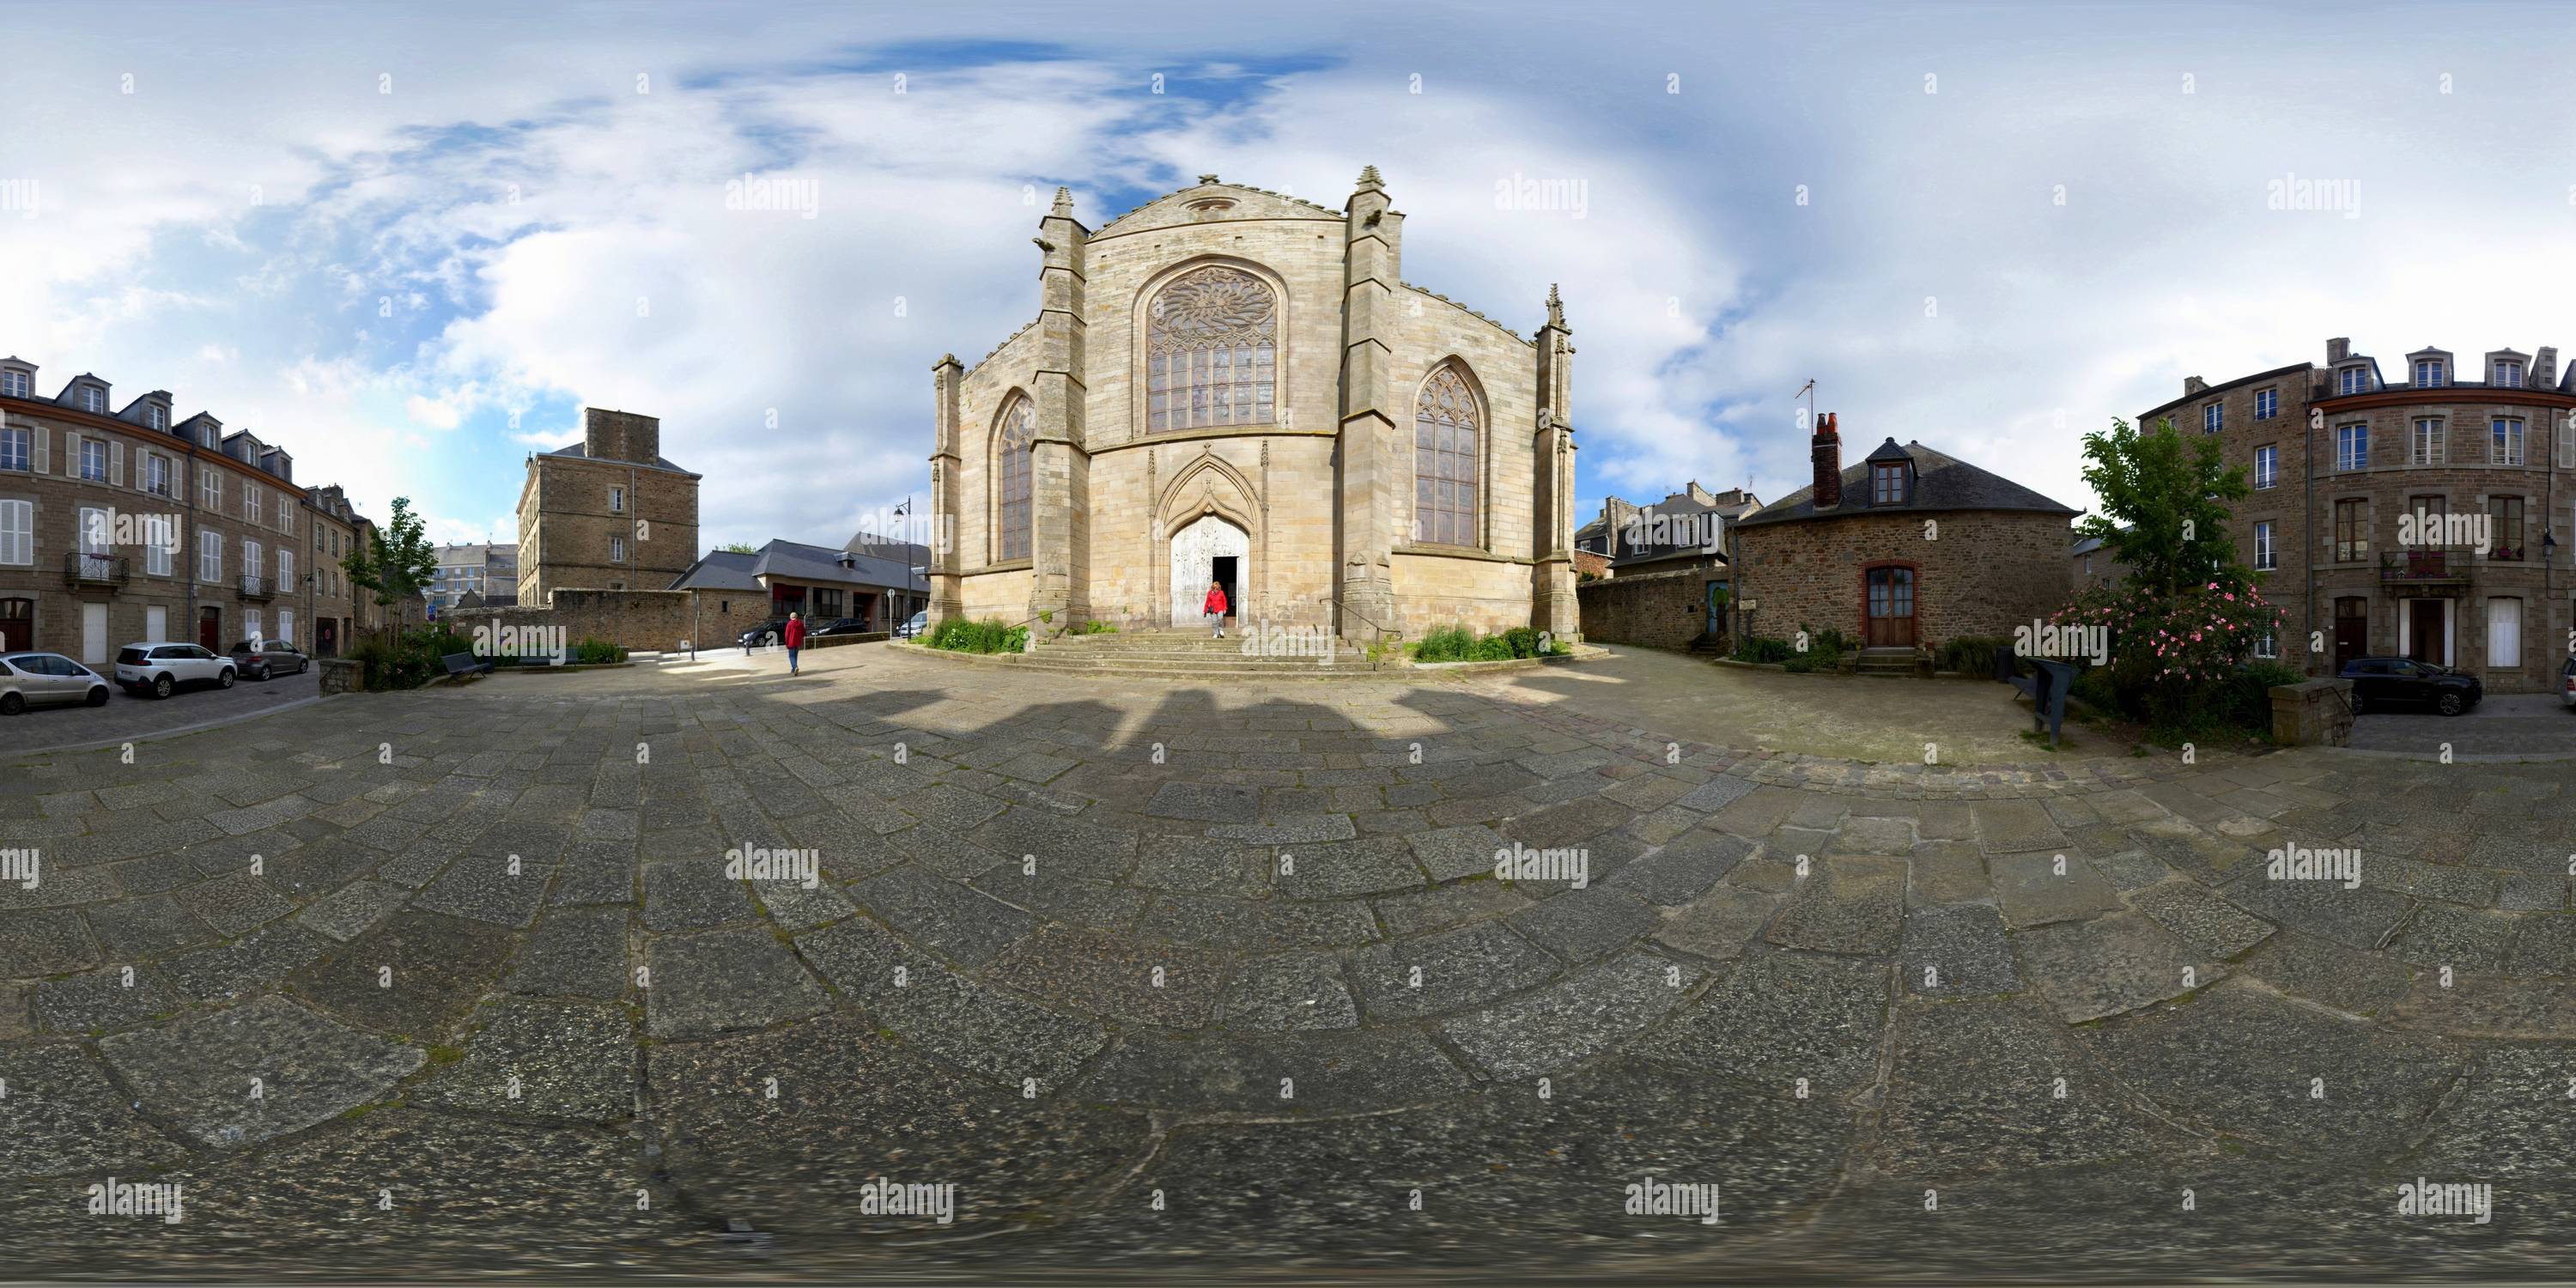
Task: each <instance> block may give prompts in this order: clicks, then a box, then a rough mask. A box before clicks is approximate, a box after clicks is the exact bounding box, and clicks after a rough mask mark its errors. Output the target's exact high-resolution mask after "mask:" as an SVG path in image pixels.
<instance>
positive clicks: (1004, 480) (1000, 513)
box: [993, 397, 1038, 561]
mask: <svg viewBox="0 0 2576 1288" xmlns="http://www.w3.org/2000/svg"><path fill="white" fill-rule="evenodd" d="M1037 432H1038V407H1037V404H1036V403H1033V402H1030V401H1029V400H1028V399H1027V398H1026V397H1019V398H1014V399H1012V400H1011V405H1010V406H1009V407H1007V408H1004V409H1003V411H1002V424H1001V428H1000V429H999V430H998V431H996V432H995V434H994V437H993V461H994V469H995V472H996V474H997V475H998V476H999V479H1000V483H1001V486H1000V487H999V488H998V489H996V490H995V493H994V504H993V530H994V534H995V535H994V539H993V558H994V559H995V560H996V561H1008V560H1012V559H1026V558H1028V557H1029V450H1030V444H1031V443H1032V442H1033V441H1035V440H1036V438H1037Z"/></svg>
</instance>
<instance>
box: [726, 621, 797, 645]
mask: <svg viewBox="0 0 2576 1288" xmlns="http://www.w3.org/2000/svg"><path fill="white" fill-rule="evenodd" d="M734 642H735V643H737V644H740V645H742V646H743V647H744V648H760V647H763V646H765V645H770V644H783V643H785V642H787V619H786V618H784V617H773V618H770V619H769V620H768V621H765V622H762V623H761V624H760V625H758V626H754V627H752V628H751V629H750V630H747V631H744V632H743V633H742V634H741V636H740V637H738V638H737V639H736V640H735V641H734Z"/></svg>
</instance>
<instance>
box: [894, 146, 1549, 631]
mask: <svg viewBox="0 0 2576 1288" xmlns="http://www.w3.org/2000/svg"><path fill="white" fill-rule="evenodd" d="M1403 230H1404V216H1403V215H1402V214H1400V213H1398V212H1397V211H1396V210H1395V209H1394V208H1393V206H1392V204H1391V203H1390V201H1389V199H1388V197H1387V193H1386V189H1385V186H1384V185H1383V183H1382V182H1381V181H1380V180H1379V177H1378V174H1377V170H1376V168H1375V167H1373V166H1372V167H1370V168H1368V169H1367V170H1366V171H1365V172H1363V173H1362V175H1361V176H1360V180H1359V183H1358V186H1357V190H1356V191H1354V192H1353V193H1352V194H1351V197H1350V200H1349V201H1348V202H1347V203H1346V204H1345V205H1344V207H1343V209H1342V210H1340V211H1338V212H1337V211H1333V210H1329V209H1326V208H1325V207H1322V206H1317V205H1313V204H1311V203H1308V202H1304V201H1299V200H1296V199H1294V198H1291V197H1286V196H1282V195H1279V194H1276V193H1271V192H1267V191H1264V190H1262V189H1258V188H1249V187H1244V186H1241V185H1236V184H1229V183H1220V182H1218V181H1217V178H1216V176H1214V175H1202V176H1200V181H1199V183H1198V184H1197V185H1196V186H1194V187H1190V188H1185V189H1182V190H1181V191H1179V192H1175V193H1172V194H1170V195H1168V196H1164V197H1161V198H1159V199H1157V200H1155V201H1152V202H1149V203H1147V204H1146V205H1144V206H1141V207H1139V208H1137V209H1135V210H1132V211H1129V212H1128V213H1127V214H1125V215H1122V216H1119V217H1118V218H1117V219H1114V220H1111V221H1110V222H1109V223H1108V224H1106V225H1104V226H1102V227H1101V228H1100V229H1098V230H1097V231H1094V230H1092V229H1090V228H1087V227H1085V226H1084V225H1083V224H1082V223H1081V222H1080V221H1079V220H1077V219H1076V218H1075V217H1074V212H1073V202H1072V198H1071V196H1070V194H1069V193H1067V192H1066V191H1064V190H1062V189H1058V190H1057V192H1056V197H1055V202H1054V206H1053V209H1052V210H1051V211H1050V213H1048V214H1047V215H1046V217H1045V218H1043V219H1041V220H1040V221H1039V225H1038V236H1037V238H1036V241H1037V245H1038V249H1039V251H1040V253H1041V266H1040V270H1039V283H1040V288H1039V301H1038V313H1037V317H1036V319H1035V320H1034V321H1032V322H1030V323H1029V324H1028V325H1026V326H1024V327H1022V328H1021V329H1020V330H1019V331H1018V332H1017V333H1015V334H1013V335H1012V336H1011V337H1010V338H1009V339H1007V340H1004V341H1003V342H1002V343H1001V345H1000V346H999V347H997V348H995V349H994V350H993V352H992V353H990V354H989V355H987V356H986V357H985V359H984V360H983V361H982V362H980V363H977V364H976V365H975V366H974V367H972V368H969V367H967V366H966V365H965V364H963V363H961V362H959V361H958V360H957V359H956V358H955V357H954V356H949V357H944V358H942V359H941V360H940V361H939V363H938V365H937V366H936V367H935V368H934V369H933V382H932V387H933V397H934V407H935V423H936V433H937V446H936V448H935V450H934V451H933V454H932V456H931V458H930V460H931V483H932V493H933V505H934V506H935V511H934V534H935V536H934V541H933V543H932V547H933V548H932V555H931V560H932V568H931V582H930V584H931V605H930V617H931V620H933V621H938V620H942V619H945V618H948V617H953V616H966V617H972V618H979V619H982V618H998V619H1001V620H1003V621H1006V622H1010V623H1019V622H1023V621H1031V620H1035V619H1038V618H1039V617H1040V616H1041V615H1042V614H1044V615H1047V620H1048V621H1049V622H1051V623H1052V624H1053V625H1054V626H1056V627H1064V626H1068V625H1072V624H1075V623H1079V622H1085V621H1094V620H1099V621H1108V622H1112V623H1116V624H1117V625H1119V626H1120V627H1121V628H1123V629H1134V628H1139V627H1152V626H1166V625H1195V624H1198V623H1199V622H1200V621H1201V620H1202V619H1201V617H1200V605H1201V603H1202V602H1203V601H1204V599H1205V597H1206V594H1207V588H1208V584H1209V583H1210V582H1211V581H1215V582H1219V583H1222V584H1224V585H1225V586H1226V587H1227V598H1228V600H1229V601H1230V602H1231V603H1232V605H1233V606H1234V612H1235V616H1236V617H1237V619H1238V621H1240V622H1243V623H1251V624H1259V623H1265V622H1266V623H1272V624H1278V625H1283V626H1307V627H1323V628H1326V629H1329V630H1332V631H1334V632H1336V633H1338V634H1339V635H1341V636H1342V637H1344V638H1346V639H1350V640H1354V641H1357V642H1372V641H1376V640H1381V639H1386V638H1389V637H1390V636H1395V635H1401V636H1402V637H1403V638H1406V639H1413V638H1419V637H1420V635H1421V634H1422V633H1423V632H1424V631H1426V630H1429V629H1431V628H1434V627H1439V626H1447V625H1453V624H1455V625H1464V626H1467V627H1469V628H1471V629H1474V630H1476V631H1479V632H1485V633H1491V632H1495V631H1501V630H1505V629H1508V628H1511V627H1516V626H1531V627H1536V628H1537V629H1540V630H1543V631H1549V632H1551V633H1553V634H1555V635H1557V636H1559V637H1561V638H1564V639H1569V640H1570V639H1573V638H1575V637H1576V635H1577V631H1578V629H1579V628H1578V625H1577V609H1576V602H1575V593H1574V571H1573V563H1572V558H1573V550H1574V522H1573V507H1574V495H1573V493H1574V433H1573V428H1572V423H1571V417H1570V407H1571V392H1572V388H1571V378H1572V364H1573V355H1574V347H1573V345H1572V344H1571V342H1570V335H1571V333H1570V332H1569V331H1568V330H1567V329H1566V326H1565V319H1564V313H1563V309H1562V306H1561V305H1560V303H1559V301H1558V299H1557V296H1556V292H1555V290H1554V289H1553V288H1551V289H1550V291H1549V293H1548V301H1547V307H1546V319H1545V322H1544V324H1543V325H1541V326H1540V328H1539V329H1538V331H1537V333H1536V335H1535V336H1534V337H1533V338H1530V339H1524V338H1522V337H1521V336H1519V335H1518V334H1516V333H1514V332H1512V331H1511V330H1509V329H1507V328H1505V327H1504V326H1502V325H1501V324H1499V323H1497V322H1494V321H1492V320H1490V319H1488V318H1486V317H1484V316H1483V315H1482V314H1479V313H1476V312H1473V311H1471V310H1469V309H1467V308H1466V307H1464V306H1462V305H1459V304H1457V303H1454V302H1452V301H1450V300H1448V299H1447V298H1445V297H1443V296H1440V295H1436V294H1433V293H1431V292H1429V291H1426V290H1423V289H1422V288H1420V287H1417V286H1412V285H1409V284H1407V283H1405V282H1404V281H1403V280H1402V279H1401V277H1400V276H1399V273H1400V268H1401V261H1402V256H1403Z"/></svg>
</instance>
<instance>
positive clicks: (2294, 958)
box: [2243, 931, 2409, 1015]
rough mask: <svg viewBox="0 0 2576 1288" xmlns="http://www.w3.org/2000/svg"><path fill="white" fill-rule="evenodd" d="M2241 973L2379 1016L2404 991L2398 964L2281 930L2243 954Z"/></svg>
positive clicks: (2405, 983)
mask: <svg viewBox="0 0 2576 1288" xmlns="http://www.w3.org/2000/svg"><path fill="white" fill-rule="evenodd" d="M2243 969H2244V971H2245V973H2246V974H2248V975H2251V976H2253V977H2254V978H2256V979H2259V980H2262V981H2263V982H2264V983H2266V984H2269V985H2271V986H2272V987H2274V988H2277V989H2279V990H2281V991H2282V992H2284V993H2288V994H2290V995H2291V996H2293V997H2299V998H2305V999H2307V1000H2309V1001H2312V1002H2318V1003H2321V1004H2323V1005H2326V1006H2331V1007H2334V1008H2336V1009H2338V1010H2343V1011H2349V1012H2351V1013H2353V1014H2355V1015H2378V1014H2381V1013H2383V1012H2385V1011H2386V1010H2387V1009H2388V1008H2389V1007H2391V1006H2393V1005H2395V1004H2396V1003H2397V1001H2398V1000H2399V999H2400V998H2403V997H2405V996H2406V990H2407V986H2408V978H2409V976H2408V973H2407V970H2406V967H2405V965H2404V964H2403V963H2401V962H2398V961H2395V960H2392V959H2391V958H2389V957H2387V956H2386V955H2384V954H2380V953H2369V952H2362V951H2359V950H2357V949H2352V948H2347V947H2345V946H2343V945H2342V944H2338V943H2336V942H2335V941H2333V940H2331V939H2325V938H2322V937H2319V936H2316V935H2306V934H2300V933H2297V932H2295V931H2280V932H2276V933H2275V934H2273V935H2272V937H2271V938H2269V939H2268V940H2266V941H2264V943H2263V944H2262V946H2261V947H2259V948H2257V949H2256V950H2255V951H2254V953H2253V954H2252V955H2251V956H2249V957H2247V958H2246V959H2245V963H2244V966H2243Z"/></svg>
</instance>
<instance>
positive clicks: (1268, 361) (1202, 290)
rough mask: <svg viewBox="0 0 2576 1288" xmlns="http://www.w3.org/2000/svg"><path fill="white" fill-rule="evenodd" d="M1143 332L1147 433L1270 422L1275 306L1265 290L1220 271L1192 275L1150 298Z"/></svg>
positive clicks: (1238, 273) (1242, 275) (1239, 274)
mask: <svg viewBox="0 0 2576 1288" xmlns="http://www.w3.org/2000/svg"><path fill="white" fill-rule="evenodd" d="M1146 326H1147V330H1146V346H1145V368H1146V369H1145V377H1146V387H1147V390H1148V395H1149V398H1150V400H1151V401H1150V404H1149V406H1148V408H1147V415H1148V423H1149V424H1150V426H1151V427H1152V429H1153V430H1155V431H1157V432H1160V431H1164V430H1174V429H1199V428H1203V427H1208V426H1218V425H1267V424H1270V423H1271V421H1272V411H1273V403H1274V399H1275V395H1276V391H1277V388H1278V385H1277V370H1276V369H1277V363H1278V353H1279V300H1278V297H1277V296H1276V295H1275V294H1273V293H1272V291H1271V289H1270V286H1269V284H1268V283H1266V282H1263V281H1262V280H1261V279H1260V278H1258V277H1255V276H1254V275H1252V274H1250V273H1247V272H1245V271H1243V270H1242V269H1239V268H1231V267H1228V266H1226V265H1223V264H1211V265H1208V266H1207V267H1205V268H1199V269H1193V270H1191V271H1190V272H1187V273H1184V274H1182V275H1181V276H1180V277H1178V278H1176V279H1174V280H1173V281H1172V283H1171V284H1170V285H1168V286H1165V287H1164V288H1163V289H1162V290H1160V291H1158V292H1156V293H1155V295H1154V302H1153V304H1152V305H1151V306H1150V307H1149V308H1148V309H1147V311H1146Z"/></svg>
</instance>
